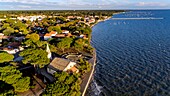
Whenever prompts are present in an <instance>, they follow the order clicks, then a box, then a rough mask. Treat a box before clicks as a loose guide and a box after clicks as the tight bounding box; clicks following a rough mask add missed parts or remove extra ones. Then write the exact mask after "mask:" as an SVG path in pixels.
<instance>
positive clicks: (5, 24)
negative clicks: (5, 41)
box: [2, 23, 10, 29]
mask: <svg viewBox="0 0 170 96" xmlns="http://www.w3.org/2000/svg"><path fill="white" fill-rule="evenodd" d="M8 27H10V25H9V24H8V23H4V24H3V26H2V29H6V28H8Z"/></svg>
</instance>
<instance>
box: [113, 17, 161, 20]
mask: <svg viewBox="0 0 170 96" xmlns="http://www.w3.org/2000/svg"><path fill="white" fill-rule="evenodd" d="M160 19H164V18H153V17H147V18H112V20H160Z"/></svg>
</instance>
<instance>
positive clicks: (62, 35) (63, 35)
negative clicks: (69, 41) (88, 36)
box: [55, 34, 66, 38]
mask: <svg viewBox="0 0 170 96" xmlns="http://www.w3.org/2000/svg"><path fill="white" fill-rule="evenodd" d="M55 37H56V38H64V37H66V35H65V34H57V35H55Z"/></svg>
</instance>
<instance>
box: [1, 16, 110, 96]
mask: <svg viewBox="0 0 170 96" xmlns="http://www.w3.org/2000/svg"><path fill="white" fill-rule="evenodd" d="M81 14H82V15H81V16H75V15H60V16H47V15H32V16H30V15H28V16H26V15H24V16H22V15H19V16H18V17H12V18H10V17H9V16H6V15H4V17H5V18H4V19H1V21H0V63H2V64H1V66H0V68H1V69H2V70H5V68H7V67H8V69H9V68H11V70H16V71H18V72H19V73H20V74H22V75H20V76H19V78H21V79H17V78H16V81H15V82H13V83H10V82H7V81H5V79H3V78H1V76H3V74H2V73H1V72H0V73H1V76H0V80H2V81H3V82H6V83H7V84H11V86H13V87H14V89H10V90H9V89H4V91H3V90H2V92H1V91H0V92H1V93H2V94H18V95H23V94H28V95H33V94H34V93H36V94H37V95H40V94H42V95H47V94H51V95H52V94H55V95H56V96H57V94H63V95H64V94H65V95H66V94H67V95H68V94H70V96H71V94H72V96H79V95H80V94H81V93H82V92H80V86H81V82H82V81H83V78H84V79H86V78H89V76H90V75H89V76H88V75H87V76H85V74H86V73H87V72H90V70H91V68H92V63H93V62H89V61H90V60H91V59H94V58H93V57H94V54H93V52H94V51H93V48H92V46H91V45H90V39H91V32H92V30H91V27H92V26H93V25H94V24H96V23H97V22H99V21H100V20H105V19H106V18H108V17H109V16H108V15H104V16H99V15H98V16H97V15H95V16H93V15H86V13H81ZM107 16H108V17H107ZM7 17H8V18H7ZM6 74H9V73H8V72H7V73H6ZM10 74H11V75H12V74H13V75H14V74H16V73H10ZM16 75H17V74H16ZM24 79H26V80H27V82H24V84H25V85H24V86H22V85H20V84H19V81H18V82H17V80H20V81H22V80H24ZM37 81H38V82H37ZM3 82H2V83H3ZM59 82H61V83H59ZM64 82H65V83H64ZM40 83H41V84H40ZM83 83H84V84H86V83H87V81H83ZM16 84H18V85H17V86H16ZM59 84H62V85H63V84H64V85H63V86H69V87H68V88H67V87H66V89H65V88H64V89H63V90H67V92H64V93H63V91H62V89H60V88H59V89H60V91H56V88H58V87H59V86H61V85H59ZM86 85H87V84H86ZM41 86H44V87H41ZM50 86H56V87H53V88H52V87H50ZM57 86H58V87H57ZM73 86H74V87H75V88H76V89H74V88H73ZM76 86H77V87H76ZM83 86H84V85H83ZM17 88H19V89H17ZM51 88H52V89H51ZM70 88H71V89H70ZM72 88H73V89H72ZM83 88H85V86H84V87H83ZM68 89H69V90H72V91H69V90H68ZM6 90H7V92H5V91H6ZM30 90H34V91H36V92H31V91H30ZM8 91H9V93H8ZM74 92H75V93H76V94H75V93H74ZM73 94H75V95H73ZM34 95H35V94H34Z"/></svg>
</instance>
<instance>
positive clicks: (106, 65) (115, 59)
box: [88, 10, 170, 96]
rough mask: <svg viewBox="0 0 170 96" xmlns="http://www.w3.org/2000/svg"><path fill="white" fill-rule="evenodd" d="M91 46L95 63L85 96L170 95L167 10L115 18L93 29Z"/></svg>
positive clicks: (118, 15) (169, 23)
mask: <svg viewBox="0 0 170 96" xmlns="http://www.w3.org/2000/svg"><path fill="white" fill-rule="evenodd" d="M113 18H119V19H118V20H117V19H113ZM120 18H131V19H120ZM134 18H138V19H134ZM139 18H141V19H139ZM142 18H143V19H142ZM151 18H152V19H151ZM153 18H154V19H153ZM91 43H92V45H93V47H94V48H95V49H96V51H97V61H98V63H97V65H96V71H95V74H94V79H93V82H92V83H91V87H90V88H89V90H88V95H89V94H90V95H100V96H103V95H104V96H170V10H151V11H150V10H147V11H146V10H143V11H139V10H136V11H130V12H125V13H121V14H117V15H114V16H113V17H112V18H111V19H109V20H107V21H104V22H100V23H98V24H97V25H96V26H94V27H93V32H92V42H91ZM94 86H100V87H95V88H94ZM94 89H97V90H98V92H100V93H96V91H94ZM90 90H93V91H90Z"/></svg>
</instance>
